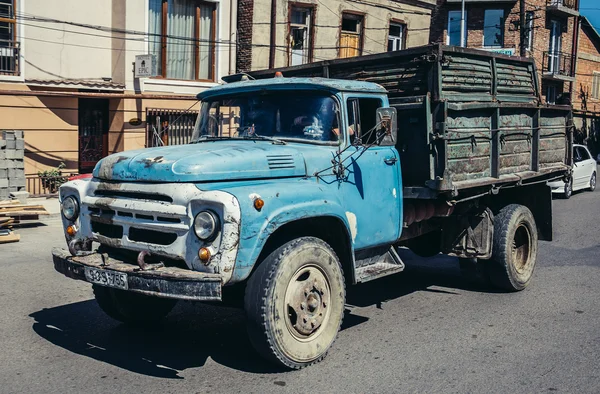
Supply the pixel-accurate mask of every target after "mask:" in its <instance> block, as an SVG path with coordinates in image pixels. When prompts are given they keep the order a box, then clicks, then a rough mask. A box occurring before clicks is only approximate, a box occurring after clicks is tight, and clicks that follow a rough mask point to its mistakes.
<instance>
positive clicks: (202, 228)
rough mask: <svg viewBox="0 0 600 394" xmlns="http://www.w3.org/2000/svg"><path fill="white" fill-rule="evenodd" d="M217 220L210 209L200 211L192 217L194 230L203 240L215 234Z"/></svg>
mask: <svg viewBox="0 0 600 394" xmlns="http://www.w3.org/2000/svg"><path fill="white" fill-rule="evenodd" d="M218 224H219V220H218V219H217V216H216V215H215V214H214V213H212V212H210V211H202V212H200V213H199V214H197V215H196V218H195V219H194V232H195V233H196V236H197V237H198V238H200V239H201V240H203V241H207V240H211V239H213V238H214V237H215V236H216V235H217V231H218Z"/></svg>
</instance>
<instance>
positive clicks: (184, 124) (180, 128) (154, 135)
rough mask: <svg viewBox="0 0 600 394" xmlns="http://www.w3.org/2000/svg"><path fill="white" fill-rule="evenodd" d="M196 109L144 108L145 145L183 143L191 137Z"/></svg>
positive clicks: (196, 114)
mask: <svg viewBox="0 0 600 394" xmlns="http://www.w3.org/2000/svg"><path fill="white" fill-rule="evenodd" d="M197 117H198V111H186V110H180V109H159V108H147V109H146V136H147V139H146V146H148V147H155V146H163V145H183V144H187V143H189V142H190V141H191V139H192V134H193V133H194V125H195V124H196V118H197Z"/></svg>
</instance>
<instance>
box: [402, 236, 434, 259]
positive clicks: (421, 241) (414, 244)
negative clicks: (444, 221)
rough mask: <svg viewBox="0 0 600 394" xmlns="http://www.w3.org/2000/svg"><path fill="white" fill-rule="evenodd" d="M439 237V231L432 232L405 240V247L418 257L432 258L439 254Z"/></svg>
mask: <svg viewBox="0 0 600 394" xmlns="http://www.w3.org/2000/svg"><path fill="white" fill-rule="evenodd" d="M440 237H441V234H440V232H439V231H433V232H430V233H427V234H424V235H421V236H419V237H416V238H412V239H409V240H407V241H406V247H408V248H409V249H410V250H411V251H412V252H413V253H414V254H416V255H417V256H419V257H423V258H428V257H433V256H436V255H438V254H439V253H440V243H441V238H440Z"/></svg>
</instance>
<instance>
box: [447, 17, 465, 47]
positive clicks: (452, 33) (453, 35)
mask: <svg viewBox="0 0 600 394" xmlns="http://www.w3.org/2000/svg"><path fill="white" fill-rule="evenodd" d="M461 15H462V12H461V11H450V12H448V34H447V37H446V45H456V46H459V45H460V44H461V43H460V18H461ZM464 36H465V37H464V39H465V46H466V45H467V11H465V34H464Z"/></svg>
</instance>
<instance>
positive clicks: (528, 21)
mask: <svg viewBox="0 0 600 394" xmlns="http://www.w3.org/2000/svg"><path fill="white" fill-rule="evenodd" d="M534 17H535V13H534V12H533V11H527V13H526V14H525V49H526V50H528V51H531V50H532V49H533V19H534Z"/></svg>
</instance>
